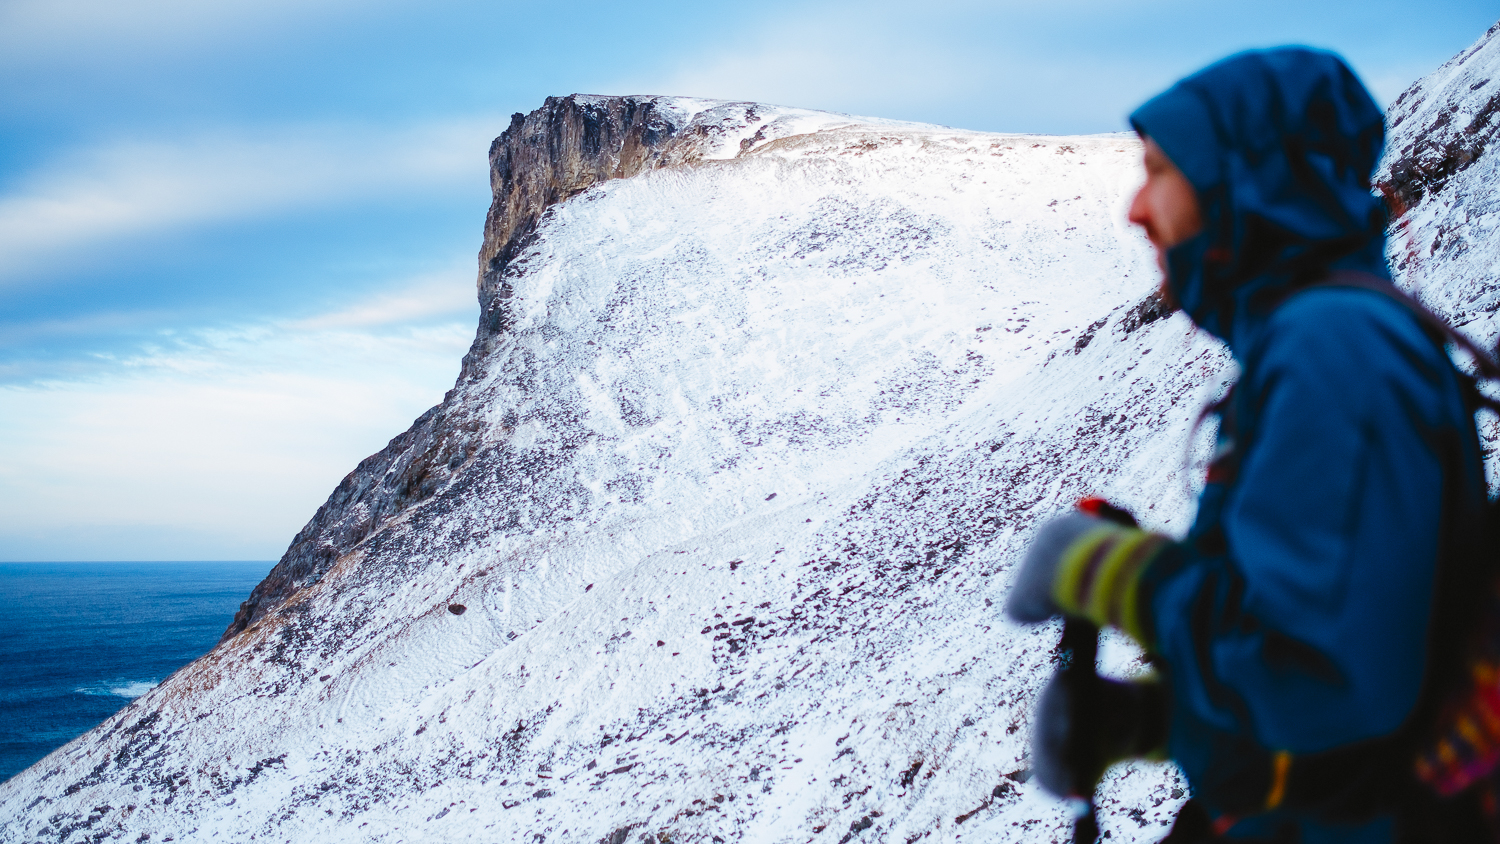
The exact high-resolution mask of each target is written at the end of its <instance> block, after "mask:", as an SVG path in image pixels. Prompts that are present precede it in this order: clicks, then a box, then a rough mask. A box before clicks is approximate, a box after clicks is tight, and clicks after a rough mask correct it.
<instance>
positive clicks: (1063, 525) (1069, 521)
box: [1005, 510, 1105, 624]
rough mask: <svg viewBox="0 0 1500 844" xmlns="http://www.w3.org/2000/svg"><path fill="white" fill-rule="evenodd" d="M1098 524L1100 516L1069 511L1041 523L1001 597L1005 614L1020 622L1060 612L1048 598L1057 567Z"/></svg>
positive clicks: (1053, 601)
mask: <svg viewBox="0 0 1500 844" xmlns="http://www.w3.org/2000/svg"><path fill="white" fill-rule="evenodd" d="M1102 524H1105V521H1104V520H1103V519H1100V518H1098V517H1096V516H1090V515H1088V514H1087V513H1081V512H1079V511H1077V510H1070V511H1068V512H1066V513H1064V514H1062V515H1061V516H1055V517H1053V518H1052V519H1051V520H1049V521H1048V522H1047V523H1046V524H1045V525H1042V529H1041V530H1039V531H1037V533H1036V537H1035V538H1033V539H1032V540H1031V546H1030V547H1028V548H1027V549H1026V557H1025V558H1024V559H1022V560H1021V571H1020V573H1019V574H1018V575H1016V582H1015V585H1014V586H1012V587H1011V589H1010V597H1008V598H1006V599H1005V614H1006V615H1008V616H1010V618H1011V620H1012V621H1018V622H1020V623H1022V624H1040V623H1042V622H1044V621H1046V620H1047V619H1049V618H1052V617H1053V616H1056V615H1061V614H1062V608H1061V607H1059V606H1058V605H1057V602H1056V601H1055V600H1053V598H1052V584H1053V581H1055V580H1056V579H1057V567H1058V565H1059V564H1060V563H1061V562H1062V557H1063V554H1064V552H1066V551H1067V550H1068V547H1069V546H1070V545H1072V544H1073V543H1074V542H1077V541H1078V540H1079V539H1080V538H1082V537H1083V535H1084V534H1087V533H1088V532H1090V531H1092V530H1094V529H1095V528H1097V527H1099V526H1100V525H1102Z"/></svg>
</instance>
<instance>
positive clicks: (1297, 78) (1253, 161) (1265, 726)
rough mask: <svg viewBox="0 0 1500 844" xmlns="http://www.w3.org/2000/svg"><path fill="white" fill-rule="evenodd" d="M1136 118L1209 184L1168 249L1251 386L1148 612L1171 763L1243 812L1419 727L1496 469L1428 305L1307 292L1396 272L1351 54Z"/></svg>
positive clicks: (1156, 572)
mask: <svg viewBox="0 0 1500 844" xmlns="http://www.w3.org/2000/svg"><path fill="white" fill-rule="evenodd" d="M1131 123H1132V124H1133V125H1134V127H1135V129H1136V131H1137V132H1139V133H1140V134H1141V135H1143V136H1148V137H1150V138H1152V139H1153V140H1155V141H1156V143H1157V144H1158V145H1159V146H1160V147H1161V149H1162V150H1163V152H1165V153H1166V155H1167V157H1168V158H1170V159H1171V160H1172V162H1173V163H1174V164H1176V165H1177V167H1178V168H1179V169H1180V170H1181V171H1182V172H1183V173H1184V174H1185V175H1186V176H1187V178H1188V180H1189V181H1190V182H1191V183H1192V185H1193V187H1194V189H1195V190H1196V193H1197V197H1198V201H1199V204H1200V211H1201V214H1202V219H1203V222H1204V226H1203V229H1202V231H1201V232H1200V233H1199V234H1198V235H1197V236H1195V237H1193V238H1191V239H1190V240H1188V241H1187V242H1185V243H1183V244H1180V245H1178V246H1177V247H1175V248H1173V249H1171V250H1170V251H1169V253H1168V256H1167V267H1168V284H1169V288H1170V290H1171V292H1172V293H1173V294H1174V296H1175V297H1176V299H1177V301H1178V302H1179V303H1180V305H1181V307H1182V308H1183V310H1184V311H1186V312H1187V314H1188V315H1189V316H1190V317H1191V318H1192V319H1193V321H1194V322H1195V323H1196V324H1197V325H1199V326H1200V327H1202V328H1204V329H1206V330H1207V331H1209V332H1211V333H1213V334H1214V335H1215V336H1217V337H1219V338H1221V339H1222V340H1223V341H1224V342H1226V343H1227V344H1228V346H1229V348H1230V350H1231V352H1232V353H1233V354H1234V357H1235V359H1236V361H1237V362H1238V363H1239V365H1240V371H1241V374H1240V379H1239V381H1238V383H1237V384H1236V387H1235V389H1234V392H1233V394H1232V396H1231V399H1230V401H1229V403H1228V405H1227V407H1226V409H1225V411H1224V412H1223V413H1222V414H1221V416H1222V425H1221V432H1220V435H1221V452H1223V451H1227V452H1228V454H1229V455H1230V456H1228V457H1227V458H1224V459H1222V460H1220V461H1218V462H1216V464H1215V465H1216V466H1220V467H1223V466H1232V467H1233V471H1232V472H1229V473H1227V474H1226V476H1225V477H1223V478H1219V479H1214V478H1213V477H1212V476H1211V478H1210V483H1209V484H1208V485H1207V486H1206V488H1205V489H1204V492H1203V494H1202V496H1201V498H1200V501H1199V510H1198V516H1197V519H1196V521H1195V523H1194V526H1193V528H1192V529H1191V531H1190V532H1189V535H1188V537H1187V539H1186V540H1184V542H1183V543H1181V544H1180V545H1179V546H1177V549H1176V551H1175V552H1174V553H1173V554H1172V555H1170V557H1171V559H1170V560H1168V559H1164V560H1163V561H1162V564H1161V565H1156V566H1153V569H1152V571H1151V573H1150V574H1149V575H1148V576H1147V583H1146V584H1145V592H1144V594H1145V596H1146V597H1145V598H1144V599H1143V601H1144V604H1145V606H1146V608H1147V610H1148V614H1149V616H1150V618H1151V619H1152V622H1151V624H1152V625H1153V627H1154V632H1155V638H1156V641H1155V642H1154V643H1153V650H1154V651H1155V652H1156V653H1157V654H1159V656H1160V657H1161V662H1162V663H1163V665H1164V672H1163V673H1164V674H1165V676H1166V680H1167V682H1168V684H1169V687H1170V689H1171V695H1172V713H1171V718H1172V722H1171V723H1172V726H1171V734H1170V738H1169V750H1170V752H1171V755H1172V756H1173V758H1174V759H1176V760H1177V762H1178V763H1179V764H1180V765H1181V766H1182V768H1183V770H1184V771H1185V772H1186V773H1187V775H1188V777H1189V780H1190V781H1191V783H1192V785H1193V788H1194V792H1195V796H1196V797H1197V798H1198V799H1200V800H1201V801H1203V803H1204V804H1205V805H1206V806H1207V807H1208V808H1209V809H1210V811H1211V812H1213V811H1228V810H1229V808H1230V807H1233V806H1238V805H1241V804H1243V803H1244V801H1245V800H1246V799H1247V798H1248V799H1259V795H1255V794H1251V795H1247V794H1245V793H1243V792H1244V791H1245V788H1246V785H1245V784H1246V783H1252V784H1253V783H1257V782H1259V783H1264V782H1265V779H1266V778H1265V776H1262V775H1261V771H1260V769H1259V768H1256V766H1262V767H1263V766H1264V763H1265V759H1266V758H1267V754H1268V753H1274V752H1277V751H1289V752H1291V753H1293V754H1299V755H1300V754H1309V753H1317V752H1320V751H1327V750H1330V749H1333V748H1340V747H1346V746H1350V745H1354V744H1356V743H1359V742H1363V741H1366V740H1369V739H1375V738H1379V737H1382V736H1387V735H1390V734H1392V733H1394V732H1395V731H1397V730H1398V729H1400V728H1401V727H1402V726H1403V725H1404V724H1405V723H1406V722H1407V721H1408V719H1409V718H1410V717H1411V716H1412V714H1413V711H1414V709H1416V707H1417V704H1418V701H1419V698H1420V697H1421V694H1422V691H1423V688H1424V682H1425V678H1426V677H1427V676H1428V674H1429V669H1430V665H1429V663H1430V662H1431V660H1430V659H1429V641H1430V636H1429V631H1430V627H1431V624H1432V620H1433V618H1434V613H1433V603H1434V599H1435V595H1436V587H1435V584H1436V582H1437V578H1438V572H1439V571H1440V570H1441V567H1442V566H1444V565H1446V564H1447V561H1448V560H1449V558H1451V557H1453V556H1454V554H1455V553H1456V552H1455V549H1457V548H1459V547H1461V546H1463V545H1464V543H1465V542H1466V541H1467V539H1468V537H1469V536H1470V533H1469V532H1471V531H1473V530H1474V529H1475V525H1476V522H1475V519H1476V518H1477V514H1478V513H1480V511H1481V510H1482V508H1483V505H1484V502H1485V495H1486V493H1485V487H1484V476H1483V465H1482V462H1481V458H1480V453H1479V448H1478V439H1477V435H1476V434H1475V429H1474V421H1473V414H1472V408H1471V406H1470V403H1469V401H1468V395H1469V394H1468V393H1467V392H1466V388H1465V385H1464V383H1463V381H1462V377H1461V376H1460V375H1459V374H1458V373H1457V372H1456V370H1455V369H1454V367H1453V365H1452V364H1451V362H1450V361H1449V360H1448V358H1447V356H1446V354H1445V352H1444V351H1443V349H1442V347H1441V344H1440V341H1437V340H1435V339H1434V338H1433V337H1432V336H1430V335H1428V334H1427V333H1426V332H1425V330H1424V329H1423V327H1422V326H1421V325H1420V324H1419V322H1418V321H1417V320H1416V318H1415V317H1414V316H1413V315H1412V314H1411V313H1409V312H1408V311H1407V310H1406V309H1405V308H1404V307H1403V306H1402V305H1400V304H1398V303H1397V302H1395V301H1394V300H1392V299H1391V298H1389V297H1387V296H1383V295H1381V294H1379V293H1376V292H1372V291H1369V290H1363V289H1357V288H1350V287H1342V288H1341V287H1324V286H1320V287H1315V288H1313V289H1309V290H1304V291H1301V292H1297V291H1298V290H1299V288H1301V287H1304V286H1306V285H1307V284H1309V283H1310V282H1314V281H1317V280H1318V279H1320V278H1322V277H1324V276H1326V275H1327V274H1328V273H1329V272H1330V271H1331V270H1337V269H1348V270H1357V271H1361V272H1364V273H1369V274H1372V275H1375V276H1378V277H1381V278H1385V279H1388V278H1389V277H1390V276H1389V273H1388V271H1387V269H1386V264H1385V257H1384V255H1385V226H1386V214H1385V211H1384V207H1383V204H1382V203H1381V202H1380V200H1379V199H1377V198H1376V197H1375V196H1373V195H1372V193H1371V189H1370V175H1371V172H1372V171H1373V169H1374V167H1375V165H1376V163H1377V160H1378V158H1379V156H1380V153H1381V149H1382V145H1383V143H1384V130H1383V126H1382V115H1381V112H1380V110H1379V109H1378V108H1377V107H1376V106H1375V104H1374V103H1373V102H1372V101H1371V99H1370V96H1369V94H1368V93H1366V91H1365V89H1364V87H1363V86H1362V85H1361V84H1360V82H1359V81H1358V80H1357V79H1356V78H1355V77H1354V75H1353V73H1352V72H1351V71H1350V70H1349V68H1348V67H1347V66H1345V65H1344V63H1343V62H1342V61H1341V60H1339V59H1338V58H1337V57H1336V56H1334V55H1331V54H1329V53H1325V52H1320V51H1315V50H1309V49H1301V48H1284V49H1276V50H1266V51H1256V52H1249V53H1242V54H1239V55H1236V56H1233V57H1230V58H1228V59H1225V60H1224V61H1221V62H1219V63H1217V64H1215V65H1212V66H1210V67H1208V68H1207V69H1205V70H1203V71H1201V72H1199V73H1197V74H1194V75H1193V76H1190V77H1188V78H1186V79H1184V80H1182V81H1181V82H1179V83H1178V84H1177V85H1175V86H1174V87H1172V88H1171V89H1169V90H1168V91H1166V92H1165V93H1163V94H1161V95H1160V96H1158V97H1156V98H1155V99H1152V100H1151V101H1149V102H1148V103H1146V104H1145V105H1144V106H1142V107H1141V108H1140V109H1139V110H1137V111H1136V112H1135V113H1134V114H1133V115H1132V116H1131ZM1293 294H1295V295H1293ZM1247 766H1248V768H1255V770H1248V769H1247ZM1238 811H1239V810H1236V813H1238ZM1241 826H1242V827H1247V828H1248V827H1253V826H1254V824H1253V823H1252V824H1248V825H1246V824H1241ZM1377 826H1378V825H1377ZM1386 826H1387V828H1388V826H1389V825H1388V824H1387V825H1386ZM1237 829H1238V828H1237ZM1299 834H1300V835H1302V837H1303V839H1304V840H1314V839H1318V838H1319V837H1320V836H1318V835H1316V834H1314V833H1313V832H1312V830H1311V828H1304V829H1303V830H1302V832H1301V833H1299ZM1372 835H1375V837H1373V838H1371V837H1359V836H1356V838H1355V839H1348V840H1361V841H1364V840H1371V841H1374V840H1381V836H1382V835H1384V833H1379V834H1376V833H1372ZM1387 837H1388V836H1387ZM1340 840H1344V839H1340Z"/></svg>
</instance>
